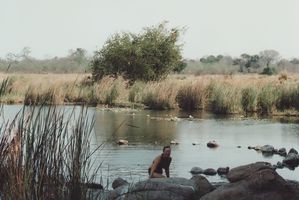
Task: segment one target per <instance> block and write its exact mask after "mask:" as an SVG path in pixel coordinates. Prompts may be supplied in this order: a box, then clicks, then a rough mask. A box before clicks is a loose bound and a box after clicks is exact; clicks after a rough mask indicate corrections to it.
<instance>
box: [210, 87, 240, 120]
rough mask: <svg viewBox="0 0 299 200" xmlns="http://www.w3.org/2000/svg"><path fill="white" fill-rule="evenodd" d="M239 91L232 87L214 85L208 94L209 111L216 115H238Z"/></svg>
mask: <svg viewBox="0 0 299 200" xmlns="http://www.w3.org/2000/svg"><path fill="white" fill-rule="evenodd" d="M239 92H240V90H238V89H236V88H234V87H233V86H232V85H228V84H227V85H222V84H216V85H215V86H214V88H213V89H212V91H211V94H210V109H211V111H212V112H213V113H216V114H230V113H238V112H239V108H240V94H239Z"/></svg>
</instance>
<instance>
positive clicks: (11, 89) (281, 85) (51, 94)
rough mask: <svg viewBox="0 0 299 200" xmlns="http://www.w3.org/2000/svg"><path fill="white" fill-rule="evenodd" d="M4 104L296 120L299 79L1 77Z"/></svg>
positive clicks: (295, 76) (297, 76)
mask: <svg viewBox="0 0 299 200" xmlns="http://www.w3.org/2000/svg"><path fill="white" fill-rule="evenodd" d="M0 79H1V80H6V81H7V84H6V87H5V88H3V89H4V90H5V92H4V95H3V96H2V97H1V98H0V102H1V103H5V104H18V103H25V104H27V105H29V104H42V103H45V104H63V105H65V104H89V105H93V106H99V105H100V106H106V107H132V108H136V107H138V108H149V109H154V110H166V109H182V110H186V111H196V110H204V111H208V112H212V113H216V114H251V113H258V114H262V115H285V116H299V112H298V111H299V74H287V73H282V74H279V75H275V76H264V75H258V74H250V75H203V76H191V75H170V76H169V77H168V78H167V79H165V80H163V81H160V82H149V83H143V82H136V83H134V84H133V85H129V84H128V82H127V81H125V80H123V79H122V78H118V79H112V78H109V77H105V78H104V79H102V80H101V81H99V82H98V83H95V84H93V83H92V81H91V76H90V74H1V75H0Z"/></svg>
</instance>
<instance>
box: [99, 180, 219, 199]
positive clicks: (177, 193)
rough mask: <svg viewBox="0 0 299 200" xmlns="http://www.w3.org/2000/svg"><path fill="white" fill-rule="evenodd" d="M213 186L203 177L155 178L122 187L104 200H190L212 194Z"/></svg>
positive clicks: (107, 194) (108, 194)
mask: <svg viewBox="0 0 299 200" xmlns="http://www.w3.org/2000/svg"><path fill="white" fill-rule="evenodd" d="M212 189H214V188H213V186H212V185H211V184H210V183H209V182H208V181H207V180H206V179H205V178H204V177H202V176H196V177H193V178H192V179H185V178H153V179H148V180H146V181H140V182H137V183H135V184H131V185H129V184H126V185H123V186H120V187H118V188H116V189H114V190H112V191H109V192H108V193H106V194H105V196H104V197H103V199H115V200H122V199H125V200H137V199H138V200H139V199H147V200H170V199H173V200H189V199H198V198H199V197H200V196H202V195H204V194H206V193H208V192H210V191H211V190H212Z"/></svg>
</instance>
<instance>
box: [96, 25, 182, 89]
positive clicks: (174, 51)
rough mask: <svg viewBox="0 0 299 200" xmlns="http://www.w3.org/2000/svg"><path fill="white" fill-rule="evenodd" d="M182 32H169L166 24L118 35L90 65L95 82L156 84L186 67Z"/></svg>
mask: <svg viewBox="0 0 299 200" xmlns="http://www.w3.org/2000/svg"><path fill="white" fill-rule="evenodd" d="M179 35H180V30H179V29H177V28H173V29H171V30H168V29H167V27H166V23H161V24H159V25H158V26H153V27H148V28H144V30H143V32H142V33H140V34H133V33H117V34H115V35H113V36H112V37H111V38H109V39H108V40H107V41H106V43H105V45H104V46H103V48H102V49H101V50H99V51H97V52H96V53H95V56H94V59H93V60H92V62H91V68H92V75H93V79H94V80H100V79H101V78H102V77H103V76H105V75H110V76H112V77H117V76H119V75H122V76H123V77H124V78H125V79H128V80H129V81H130V82H131V83H133V82H134V81H136V80H142V81H157V80H161V79H163V78H165V77H166V76H167V75H168V74H169V73H170V72H171V71H174V70H180V69H182V68H183V67H184V65H183V64H182V62H181V59H182V56H181V45H179V44H177V43H178V38H179ZM178 66H179V67H178Z"/></svg>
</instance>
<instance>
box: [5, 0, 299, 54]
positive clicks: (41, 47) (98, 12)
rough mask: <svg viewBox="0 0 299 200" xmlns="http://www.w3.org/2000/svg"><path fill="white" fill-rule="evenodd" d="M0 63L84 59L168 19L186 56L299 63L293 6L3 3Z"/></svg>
mask: <svg viewBox="0 0 299 200" xmlns="http://www.w3.org/2000/svg"><path fill="white" fill-rule="evenodd" d="M0 2H1V6H0V25H1V31H0V44H1V45H0V57H1V58H5V56H6V55H7V54H8V53H18V52H20V51H21V50H22V49H23V48H24V47H30V49H31V51H32V53H31V56H32V57H35V58H39V59H43V58H51V57H54V56H58V57H62V56H66V55H67V54H68V51H69V50H70V49H76V48H83V49H86V50H87V51H88V53H89V55H92V54H93V52H94V51H96V50H98V49H100V48H101V47H102V45H103V44H104V42H105V41H106V40H107V39H108V38H109V36H111V35H112V34H114V33H116V32H121V31H126V32H134V33H138V32H140V31H141V30H142V28H143V27H148V26H152V25H156V24H159V23H161V22H163V21H169V27H173V26H174V27H186V28H187V30H186V32H185V34H184V35H183V36H182V39H181V42H182V43H184V48H183V57H184V58H189V59H198V58H200V57H203V56H206V55H218V54H221V55H230V56H232V57H237V56H239V55H240V54H242V53H248V54H258V53H259V52H260V51H263V50H265V49H274V50H276V51H278V52H279V53H280V55H281V56H282V57H283V58H293V57H299V45H297V44H299V37H298V35H299V20H298V19H299V12H297V9H298V8H299V1H296V0H285V1H281V0H226V1H223V0H185V1H179V0H163V1H158V0H152V1H145V0H123V1H120V0H111V1H102V0H85V1H83V0H60V1H58V0H44V1H40V0H26V1H22V0H0Z"/></svg>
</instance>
